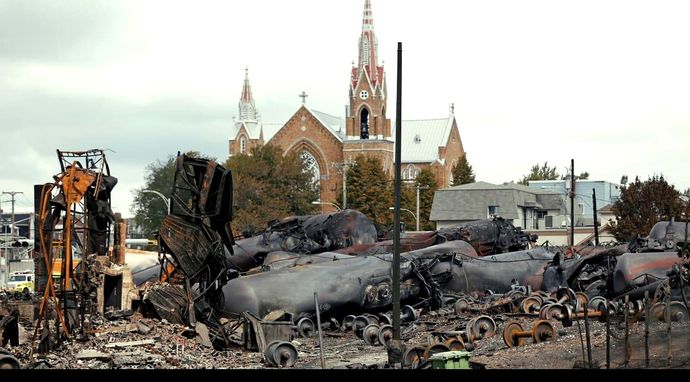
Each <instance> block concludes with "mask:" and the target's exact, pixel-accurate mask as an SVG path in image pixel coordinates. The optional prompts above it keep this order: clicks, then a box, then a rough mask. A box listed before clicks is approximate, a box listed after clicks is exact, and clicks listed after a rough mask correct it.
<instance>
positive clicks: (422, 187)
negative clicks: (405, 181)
mask: <svg viewBox="0 0 690 382" xmlns="http://www.w3.org/2000/svg"><path fill="white" fill-rule="evenodd" d="M414 188H415V189H416V190H417V232H419V218H420V216H419V190H428V189H429V186H428V185H423V186H421V185H419V184H415V186H414Z"/></svg>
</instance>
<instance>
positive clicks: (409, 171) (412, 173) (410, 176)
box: [405, 164, 419, 181]
mask: <svg viewBox="0 0 690 382" xmlns="http://www.w3.org/2000/svg"><path fill="white" fill-rule="evenodd" d="M417 175H419V170H417V167H415V165H413V164H408V165H407V168H406V169H405V179H406V180H409V181H412V180H415V179H416V178H417Z"/></svg>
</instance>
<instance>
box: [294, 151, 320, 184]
mask: <svg viewBox="0 0 690 382" xmlns="http://www.w3.org/2000/svg"><path fill="white" fill-rule="evenodd" d="M299 156H300V158H301V159H302V161H304V164H305V170H306V171H309V172H311V181H312V185H313V186H314V187H316V188H318V187H319V182H320V181H321V169H320V168H319V162H317V161H316V158H314V155H312V154H311V153H310V152H309V151H307V150H302V152H301V153H300V154H299Z"/></svg>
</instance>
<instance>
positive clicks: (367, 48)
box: [358, 0, 379, 83]
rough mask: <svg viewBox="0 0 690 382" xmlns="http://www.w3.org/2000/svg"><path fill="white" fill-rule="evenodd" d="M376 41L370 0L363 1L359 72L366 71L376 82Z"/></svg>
mask: <svg viewBox="0 0 690 382" xmlns="http://www.w3.org/2000/svg"><path fill="white" fill-rule="evenodd" d="M377 57H378V41H377V40H376V34H375V33H374V16H373V15H372V13H371V0H365V1H364V16H363V18H362V35H361V36H360V37H359V64H358V69H359V72H360V73H361V72H362V71H366V72H367V74H368V75H369V78H370V79H371V81H372V82H374V83H376V82H378V80H379V78H378V70H377V67H378V60H377Z"/></svg>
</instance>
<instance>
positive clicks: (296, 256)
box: [262, 251, 352, 271]
mask: <svg viewBox="0 0 690 382" xmlns="http://www.w3.org/2000/svg"><path fill="white" fill-rule="evenodd" d="M350 258H352V256H351V255H344V254H342V253H337V252H322V253H317V254H314V255H303V254H300V253H294V252H285V251H276V252H271V253H269V254H268V256H266V259H265V260H264V264H263V266H262V268H263V270H265V271H274V270H277V269H281V268H286V267H296V266H301V265H308V264H315V263H323V262H326V261H338V260H343V259H350Z"/></svg>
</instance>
